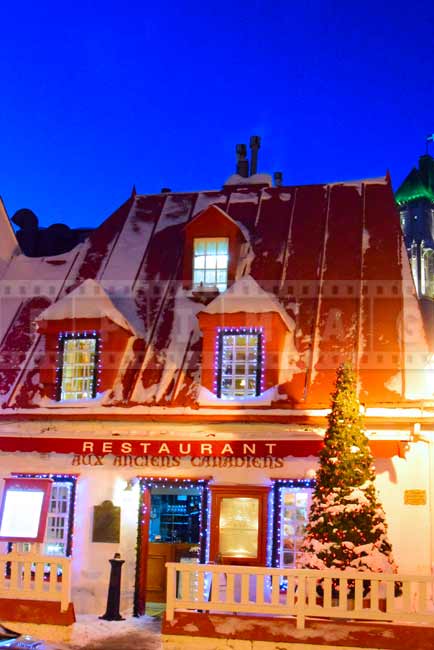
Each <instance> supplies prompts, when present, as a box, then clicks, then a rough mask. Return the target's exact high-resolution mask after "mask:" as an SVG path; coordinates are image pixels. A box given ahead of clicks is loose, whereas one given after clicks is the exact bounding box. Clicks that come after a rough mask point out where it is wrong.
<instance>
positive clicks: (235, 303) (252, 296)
mask: <svg viewBox="0 0 434 650" xmlns="http://www.w3.org/2000/svg"><path fill="white" fill-rule="evenodd" d="M202 311H203V312H205V313H206V314H234V313H237V312H246V313H254V314H263V313H267V312H268V313H269V312H276V313H277V314H279V316H280V317H281V319H282V320H283V322H284V323H285V325H286V326H287V328H288V330H291V331H293V330H294V327H295V323H294V321H293V319H292V318H290V316H289V315H288V312H287V311H285V310H284V309H283V307H282V305H281V303H279V301H278V300H277V298H276V297H275V296H274V295H273V294H271V293H269V292H268V291H264V289H262V288H261V287H260V286H259V284H258V283H257V282H256V280H254V279H253V278H252V276H251V275H246V276H244V277H243V278H240V279H239V280H238V281H237V282H234V284H233V285H232V286H231V287H229V289H227V290H226V291H225V292H224V293H221V294H220V295H218V296H217V297H216V298H214V300H212V301H211V302H210V303H209V304H208V305H207V306H206V307H205V309H203V310H202Z"/></svg>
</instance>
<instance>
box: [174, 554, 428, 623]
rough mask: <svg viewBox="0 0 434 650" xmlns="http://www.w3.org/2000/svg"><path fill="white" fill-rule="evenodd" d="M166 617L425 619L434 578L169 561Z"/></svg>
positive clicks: (394, 620)
mask: <svg viewBox="0 0 434 650" xmlns="http://www.w3.org/2000/svg"><path fill="white" fill-rule="evenodd" d="M166 567H167V608H166V617H167V620H168V621H171V620H173V618H174V615H175V610H179V609H182V610H186V609H187V610H196V611H197V610H199V611H209V612H220V613H227V614H237V613H241V612H242V613H246V614H254V615H255V614H256V615H258V614H262V615H275V616H295V617H296V619H297V628H298V629H302V628H304V623H305V618H306V616H321V617H330V618H351V619H354V620H377V621H392V622H399V621H411V622H428V623H431V624H432V625H433V626H434V605H433V597H434V577H433V576H415V575H398V574H384V573H368V572H360V571H345V572H343V571H335V570H325V571H316V570H297V569H274V568H267V567H250V566H235V565H221V564H216V565H211V564H184V563H175V562H168V563H167V564H166Z"/></svg>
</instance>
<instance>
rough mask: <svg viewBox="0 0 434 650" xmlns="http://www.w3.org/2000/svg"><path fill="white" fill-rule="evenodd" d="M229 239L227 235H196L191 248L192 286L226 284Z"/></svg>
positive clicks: (224, 285) (220, 289) (222, 285)
mask: <svg viewBox="0 0 434 650" xmlns="http://www.w3.org/2000/svg"><path fill="white" fill-rule="evenodd" d="M228 261H229V240H228V238H227V237H198V238H195V239H194V249H193V287H200V286H203V287H217V289H218V290H219V291H220V292H222V291H225V290H226V288H227V286H228Z"/></svg>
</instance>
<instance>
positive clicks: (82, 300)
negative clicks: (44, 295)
mask: <svg viewBox="0 0 434 650" xmlns="http://www.w3.org/2000/svg"><path fill="white" fill-rule="evenodd" d="M77 318H80V319H81V318H84V319H86V318H91V319H94V318H98V319H100V318H108V319H109V320H110V321H112V323H116V325H119V327H122V328H123V329H125V330H128V331H130V332H134V329H133V328H132V326H131V324H130V323H129V322H128V320H127V319H126V318H125V316H124V315H123V314H121V312H120V311H119V309H117V308H116V307H115V306H114V304H113V302H112V301H111V300H110V298H109V297H108V295H107V294H106V292H105V291H104V289H103V288H102V286H101V285H100V284H99V283H98V282H96V281H95V280H92V279H90V278H89V279H88V280H85V281H84V282H83V284H81V285H80V286H78V287H76V288H75V289H73V291H71V292H70V293H68V294H66V295H65V296H63V297H62V298H60V299H59V300H58V301H57V302H55V303H53V304H51V305H50V306H49V307H47V308H46V309H44V311H42V312H41V313H40V314H39V316H37V317H36V318H35V322H39V321H63V320H65V319H77Z"/></svg>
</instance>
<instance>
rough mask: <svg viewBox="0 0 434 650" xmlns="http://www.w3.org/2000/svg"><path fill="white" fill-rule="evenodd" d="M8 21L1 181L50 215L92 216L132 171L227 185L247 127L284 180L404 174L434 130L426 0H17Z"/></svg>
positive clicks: (143, 184)
mask: <svg viewBox="0 0 434 650" xmlns="http://www.w3.org/2000/svg"><path fill="white" fill-rule="evenodd" d="M385 5H386V6H385ZM387 5H388V6H387ZM0 22H1V36H0V79H1V89H2V91H1V95H0V146H1V155H0V195H2V197H3V199H4V201H5V204H6V208H7V210H8V212H9V214H10V215H12V214H13V213H14V212H15V210H17V209H18V208H21V207H29V208H31V209H33V210H34V212H35V213H36V214H37V215H38V217H39V219H40V223H41V224H42V225H48V224H50V223H53V222H58V221H60V222H64V223H68V224H69V225H71V226H81V225H82V226H84V225H89V226H92V225H97V224H98V223H99V222H101V221H102V220H103V219H104V218H105V217H106V216H107V215H108V214H110V213H111V212H112V211H113V210H114V209H116V207H117V206H118V205H119V204H120V203H121V202H123V201H124V200H125V199H126V198H127V197H128V196H129V194H130V191H131V187H132V185H133V184H134V183H135V184H136V186H137V191H138V192H140V193H148V192H149V193H153V192H159V191H160V189H161V187H163V186H167V187H170V188H172V190H174V191H183V190H199V189H217V188H219V187H220V186H221V185H222V184H223V182H224V181H225V179H226V178H227V177H228V176H229V175H230V174H231V173H233V171H234V164H235V154H234V147H235V144H236V143H237V142H248V138H249V136H250V135H251V134H259V135H261V137H262V148H261V150H260V156H259V171H261V172H269V173H272V172H273V171H274V170H282V171H283V173H284V182H285V184H298V183H302V184H307V183H316V182H324V181H337V180H344V179H354V178H361V177H370V176H379V175H382V174H384V173H385V171H386V169H390V172H391V174H392V180H393V183H394V186H395V187H397V185H398V184H399V183H400V182H401V180H402V179H403V177H404V176H405V175H406V173H407V172H408V171H409V170H410V168H411V167H412V166H413V165H414V164H415V163H416V162H417V159H418V156H419V155H420V154H421V153H423V152H424V149H425V137H426V135H427V134H428V133H432V132H434V32H433V25H434V2H433V0H424V1H418V0H413V1H412V2H409V1H408V0H407V1H406V2H404V1H403V0H396V1H395V2H393V3H392V2H386V3H384V2H378V0H377V1H376V2H371V1H368V2H360V3H353V2H344V0H341V1H337V2H335V1H331V2H329V1H327V0H315V1H314V0H312V1H310V0H304V1H303V2H295V1H294V0H273V1H272V0H256V1H254V0H253V1H251V2H247V1H244V0H232V1H231V2H228V1H227V0H222V1H220V2H214V1H213V0H202V1H201V2H198V1H197V2H182V0H179V1H178V2H171V1H170V0H166V1H165V2H162V3H159V2H153V3H148V2H146V0H141V1H140V2H137V1H136V0H131V1H130V2H129V1H128V0H126V1H125V2H123V3H120V2H116V3H115V2H110V1H107V2H104V3H103V2H82V1H81V0H78V1H76V2H74V3H62V2H59V1H58V0H56V2H44V0H41V2H34V0H32V2H27V0H24V2H20V3H15V6H13V3H12V2H9V3H7V6H4V7H3V8H2V15H1V21H0ZM432 152H433V153H434V147H433V151H432Z"/></svg>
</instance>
